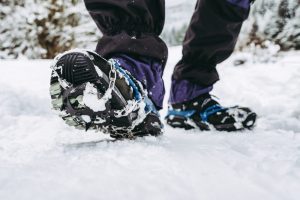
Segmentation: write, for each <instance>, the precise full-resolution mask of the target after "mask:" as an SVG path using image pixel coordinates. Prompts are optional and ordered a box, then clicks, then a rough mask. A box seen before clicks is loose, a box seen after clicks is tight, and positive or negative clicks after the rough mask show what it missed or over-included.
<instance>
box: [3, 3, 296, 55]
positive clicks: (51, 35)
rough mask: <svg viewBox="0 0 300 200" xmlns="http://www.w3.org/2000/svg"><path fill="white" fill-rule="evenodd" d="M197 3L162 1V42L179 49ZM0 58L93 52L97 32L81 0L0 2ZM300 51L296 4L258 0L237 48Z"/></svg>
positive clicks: (97, 36) (244, 27)
mask: <svg viewBox="0 0 300 200" xmlns="http://www.w3.org/2000/svg"><path fill="white" fill-rule="evenodd" d="M195 3H196V0H188V1H184V0H166V7H167V11H166V15H167V18H166V25H165V28H164V31H163V33H162V35H161V36H162V38H163V39H164V40H165V41H166V42H167V43H168V45H169V46H175V45H180V44H181V42H182V40H183V38H184V34H185V31H186V28H187V26H188V24H189V20H190V18H191V15H192V13H193V9H194V6H195ZM0 4H1V7H0V19H1V20H0V59H14V58H22V57H26V58H29V59H39V58H47V59H49V58H50V59H51V58H53V57H54V56H55V55H56V54H57V53H59V52H63V51H65V50H68V49H72V48H88V49H94V48H95V46H96V43H97V40H98V39H99V38H100V37H101V33H100V32H99V30H98V29H97V27H96V25H95V23H94V22H93V20H92V19H91V18H90V16H89V14H88V12H87V11H86V9H85V6H84V4H83V2H82V1H81V0H0ZM270 44H272V45H275V46H276V47H278V48H279V49H280V50H281V51H288V50H300V0H256V3H255V4H254V5H253V7H252V10H251V13H250V17H249V20H248V21H247V22H246V23H245V24H244V26H243V29H242V33H241V36H240V39H239V42H238V45H237V50H239V51H245V50H247V49H248V48H249V47H253V46H254V47H255V48H269V46H270Z"/></svg>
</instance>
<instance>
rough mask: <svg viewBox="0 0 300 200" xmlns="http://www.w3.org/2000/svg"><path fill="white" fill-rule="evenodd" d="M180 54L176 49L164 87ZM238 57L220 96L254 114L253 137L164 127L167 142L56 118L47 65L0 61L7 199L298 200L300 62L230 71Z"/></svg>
mask: <svg viewBox="0 0 300 200" xmlns="http://www.w3.org/2000/svg"><path fill="white" fill-rule="evenodd" d="M180 50H181V49H180V47H176V48H171V49H170V56H171V57H170V61H169V63H168V65H167V68H166V73H165V76H164V78H165V80H166V87H167V88H169V87H170V75H171V73H172V70H173V66H174V65H175V63H176V62H177V59H178V58H179V57H180ZM239 57H240V55H234V56H233V57H232V58H231V59H230V60H228V61H226V62H225V63H223V64H222V65H221V66H219V71H220V75H221V79H222V80H221V81H220V82H219V83H217V84H216V86H215V90H214V94H215V95H216V96H218V97H219V98H220V99H221V102H222V103H223V104H225V105H234V104H236V103H237V102H238V103H239V104H241V105H245V106H250V107H252V108H253V109H255V111H256V112H257V113H258V115H259V120H258V125H257V127H256V128H255V129H254V131H244V132H238V133H217V132H214V131H211V132H200V131H195V130H194V131H183V130H180V129H172V128H170V127H166V133H165V134H164V136H162V137H160V138H153V137H147V138H141V139H137V140H135V141H118V142H109V141H107V139H109V137H108V136H106V135H103V134H100V133H95V132H87V133H86V132H82V131H78V130H74V129H73V128H70V127H68V126H67V125H65V124H64V122H63V121H62V120H61V119H59V118H58V117H57V116H56V114H55V113H54V112H53V111H51V110H50V97H49V78H50V67H49V66H50V61H43V60H39V61H30V60H19V61H3V60H1V61H0V74H1V78H0V199H1V200H11V199H13V200H16V199H18V200H32V199H42V200H53V199H63V200H93V199H95V200H96V199H97V200H99V199H105V200H107V199H136V200H140V199H172V200H176V199H189V200H193V199H202V200H211V199H222V200H224V199H230V200H232V199H238V200H240V199H243V200H247V199H249V200H253V199H256V200H260V199H262V200H268V199H270V200H277V199H278V200H279V199H280V200H296V199H297V200H298V199H299V196H300V101H299V98H300V90H299V86H300V54H299V52H292V53H288V54H285V56H284V57H283V58H279V59H278V60H277V61H276V62H274V63H268V64H259V63H251V61H249V62H248V63H246V64H245V65H242V66H239V67H233V65H232V63H233V62H234V59H235V58H239ZM250 60H251V59H250ZM166 102H167V101H166ZM165 108H166V107H165ZM165 113H166V109H165V110H163V111H162V115H165Z"/></svg>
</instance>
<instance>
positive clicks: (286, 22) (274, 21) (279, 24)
mask: <svg viewBox="0 0 300 200" xmlns="http://www.w3.org/2000/svg"><path fill="white" fill-rule="evenodd" d="M299 7H300V1H299V0H281V1H273V0H260V1H256V2H255V4H254V6H253V7H252V10H251V13H250V17H249V20H248V21H247V22H246V23H245V25H244V27H243V29H242V34H241V38H240V40H239V43H238V48H239V49H243V48H245V47H247V46H248V45H249V44H250V43H254V44H255V45H258V46H263V44H264V42H265V41H271V42H273V43H274V44H278V45H279V46H280V47H281V50H289V49H299V46H300V43H299V32H300V30H299V29H300V27H299V26H300V25H299V22H300V15H299V14H298V12H299Z"/></svg>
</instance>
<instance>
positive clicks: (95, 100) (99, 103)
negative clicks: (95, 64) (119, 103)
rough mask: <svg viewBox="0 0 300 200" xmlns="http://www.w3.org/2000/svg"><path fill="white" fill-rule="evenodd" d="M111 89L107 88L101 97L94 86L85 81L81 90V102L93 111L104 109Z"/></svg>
mask: <svg viewBox="0 0 300 200" xmlns="http://www.w3.org/2000/svg"><path fill="white" fill-rule="evenodd" d="M111 93H112V90H111V89H108V90H107V91H106V92H105V94H104V95H103V96H102V97H101V96H99V92H98V90H97V88H96V86H95V85H94V84H92V83H87V84H86V87H85V90H84V92H83V103H84V104H85V105H86V106H87V107H89V108H90V109H92V110H93V111H95V112H100V111H104V110H105V109H106V103H107V102H108V101H109V99H111Z"/></svg>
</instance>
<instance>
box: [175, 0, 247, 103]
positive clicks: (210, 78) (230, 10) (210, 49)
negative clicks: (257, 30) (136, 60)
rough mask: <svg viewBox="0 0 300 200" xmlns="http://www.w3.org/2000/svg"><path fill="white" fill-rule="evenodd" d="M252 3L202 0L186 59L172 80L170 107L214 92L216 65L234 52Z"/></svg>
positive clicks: (190, 30)
mask: <svg viewBox="0 0 300 200" xmlns="http://www.w3.org/2000/svg"><path fill="white" fill-rule="evenodd" d="M250 4H251V0H198V1H197V5H196V8H195V12H194V14H193V17H192V20H191V22H190V25H189V27H188V30H187V32H186V36H185V39H184V42H183V51H182V54H183V56H182V59H181V60H180V61H179V62H178V64H177V65H176V67H175V70H174V73H173V77H172V89H171V96H170V103H171V104H174V103H180V102H184V101H188V100H191V99H193V98H195V97H197V96H199V95H201V94H203V93H207V92H209V91H210V90H212V86H213V84H214V83H215V82H216V81H218V80H219V76H218V73H217V70H216V65H217V64H218V63H221V62H222V61H224V60H225V59H227V58H228V57H229V56H230V55H231V53H232V52H233V50H234V47H235V44H236V41H237V38H238V35H239V33H240V29H241V26H242V23H243V21H244V20H245V19H246V18H247V17H248V14H249V9H250Z"/></svg>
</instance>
